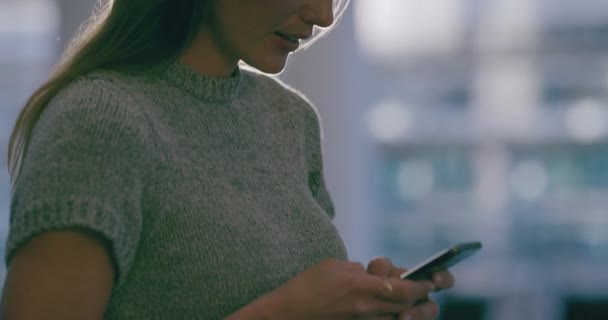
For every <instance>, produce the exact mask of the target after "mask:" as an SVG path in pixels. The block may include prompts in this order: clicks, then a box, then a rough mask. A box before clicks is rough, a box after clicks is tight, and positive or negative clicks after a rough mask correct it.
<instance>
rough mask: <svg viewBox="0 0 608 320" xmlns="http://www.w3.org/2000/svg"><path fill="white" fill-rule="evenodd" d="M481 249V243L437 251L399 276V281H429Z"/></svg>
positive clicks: (459, 245)
mask: <svg viewBox="0 0 608 320" xmlns="http://www.w3.org/2000/svg"><path fill="white" fill-rule="evenodd" d="M479 249H481V242H479V241H474V242H465V243H460V244H457V245H454V246H451V247H450V248H447V249H444V250H441V251H439V252H438V253H437V254H435V255H434V256H432V257H430V258H428V259H427V260H425V261H424V262H422V263H420V264H419V265H417V266H415V267H413V268H412V269H410V270H408V271H406V272H404V273H402V274H401V279H407V280H422V279H431V277H432V276H433V273H435V272H437V271H440V270H445V269H448V268H449V267H451V266H453V265H455V264H457V263H458V262H460V261H462V260H464V259H466V258H468V257H470V256H471V255H472V254H473V253H475V252H477V251H478V250H479Z"/></svg>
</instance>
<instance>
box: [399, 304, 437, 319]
mask: <svg viewBox="0 0 608 320" xmlns="http://www.w3.org/2000/svg"><path fill="white" fill-rule="evenodd" d="M408 317H410V318H408ZM437 317H439V305H438V304H437V303H436V302H435V301H432V300H427V301H426V302H424V303H421V304H419V305H416V306H415V307H414V308H412V309H410V310H408V311H406V312H404V313H402V314H401V315H400V316H399V319H400V320H405V319H408V320H414V319H415V320H432V319H437Z"/></svg>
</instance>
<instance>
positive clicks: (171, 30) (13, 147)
mask: <svg viewBox="0 0 608 320" xmlns="http://www.w3.org/2000/svg"><path fill="white" fill-rule="evenodd" d="M100 1H101V2H100V3H99V4H98V6H97V8H96V10H95V11H94V12H93V15H92V16H91V18H90V19H89V20H88V22H87V24H85V25H84V28H83V29H82V31H81V32H80V34H79V35H78V36H77V37H76V38H75V39H74V40H73V41H72V43H71V45H70V46H68V48H67V49H66V51H65V52H64V54H63V56H62V58H61V60H60V62H59V64H58V65H57V66H56V68H55V69H54V71H53V72H52V73H51V75H50V77H49V79H48V80H47V81H46V82H45V83H44V84H43V85H42V86H41V87H40V88H39V89H38V90H36V91H35V92H34V93H33V94H32V95H31V97H30V98H29V99H28V101H27V102H26V103H25V106H24V107H23V109H22V110H21V112H20V113H19V115H18V117H17V120H16V122H15V127H14V129H13V132H12V134H11V137H10V140H9V146H8V149H9V150H8V170H9V173H10V175H11V181H12V182H14V181H16V179H17V176H18V174H19V171H20V167H21V162H22V160H23V158H24V155H25V152H26V149H27V146H28V144H29V140H30V137H31V135H32V131H33V128H34V125H35V124H36V122H37V121H38V119H39V118H40V115H41V114H42V112H43V111H44V109H45V107H46V106H47V105H48V103H49V102H50V101H51V99H52V98H53V97H54V96H55V95H56V94H57V93H58V92H59V91H60V90H61V89H62V88H63V87H65V86H66V85H67V84H68V83H70V82H71V81H73V80H74V79H76V78H78V77H79V76H81V75H83V74H85V73H87V72H90V71H92V70H94V69H98V68H123V69H125V68H129V69H145V68H147V67H150V66H153V65H157V64H160V63H163V62H165V61H167V60H169V59H171V58H176V57H178V56H179V55H181V54H182V53H183V51H185V50H186V49H187V48H188V46H189V45H190V44H191V42H192V40H193V39H194V37H195V36H196V35H197V33H198V31H199V30H200V27H201V25H202V23H203V20H204V13H205V12H208V10H207V9H208V6H209V2H210V1H209V0H100ZM348 2H349V0H338V1H337V2H336V3H335V10H336V11H337V12H338V15H340V14H341V13H342V12H343V10H344V8H346V6H347V5H348Z"/></svg>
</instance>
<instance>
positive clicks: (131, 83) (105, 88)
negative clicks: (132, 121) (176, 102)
mask: <svg viewBox="0 0 608 320" xmlns="http://www.w3.org/2000/svg"><path fill="white" fill-rule="evenodd" d="M138 86H139V85H138V83H137V81H136V79H134V77H133V76H130V75H128V74H125V73H122V72H119V71H113V70H105V69H97V70H93V71H90V72H87V73H85V74H83V75H80V76H78V77H76V78H74V79H73V80H71V81H69V82H68V83H66V84H64V85H63V86H62V87H61V88H60V89H59V90H57V92H56V94H55V95H54V96H53V98H52V99H51V100H50V101H49V107H51V108H54V109H61V110H64V111H69V110H74V109H78V110H81V111H87V110H88V111H89V112H94V111H102V109H104V110H106V111H122V112H120V113H123V112H127V113H133V112H136V111H137V109H138V108H137V105H138V104H137V103H134V98H133V96H134V94H135V93H136V92H137V91H138Z"/></svg>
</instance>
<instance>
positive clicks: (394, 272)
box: [388, 266, 407, 279]
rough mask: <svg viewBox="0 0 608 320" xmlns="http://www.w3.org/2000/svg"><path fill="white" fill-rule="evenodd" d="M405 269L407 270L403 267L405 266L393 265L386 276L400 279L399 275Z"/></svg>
mask: <svg viewBox="0 0 608 320" xmlns="http://www.w3.org/2000/svg"><path fill="white" fill-rule="evenodd" d="M406 271H407V269H405V268H400V267H397V266H393V270H391V272H390V274H389V275H388V276H389V278H400V279H401V275H402V274H403V273H404V272H406Z"/></svg>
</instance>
